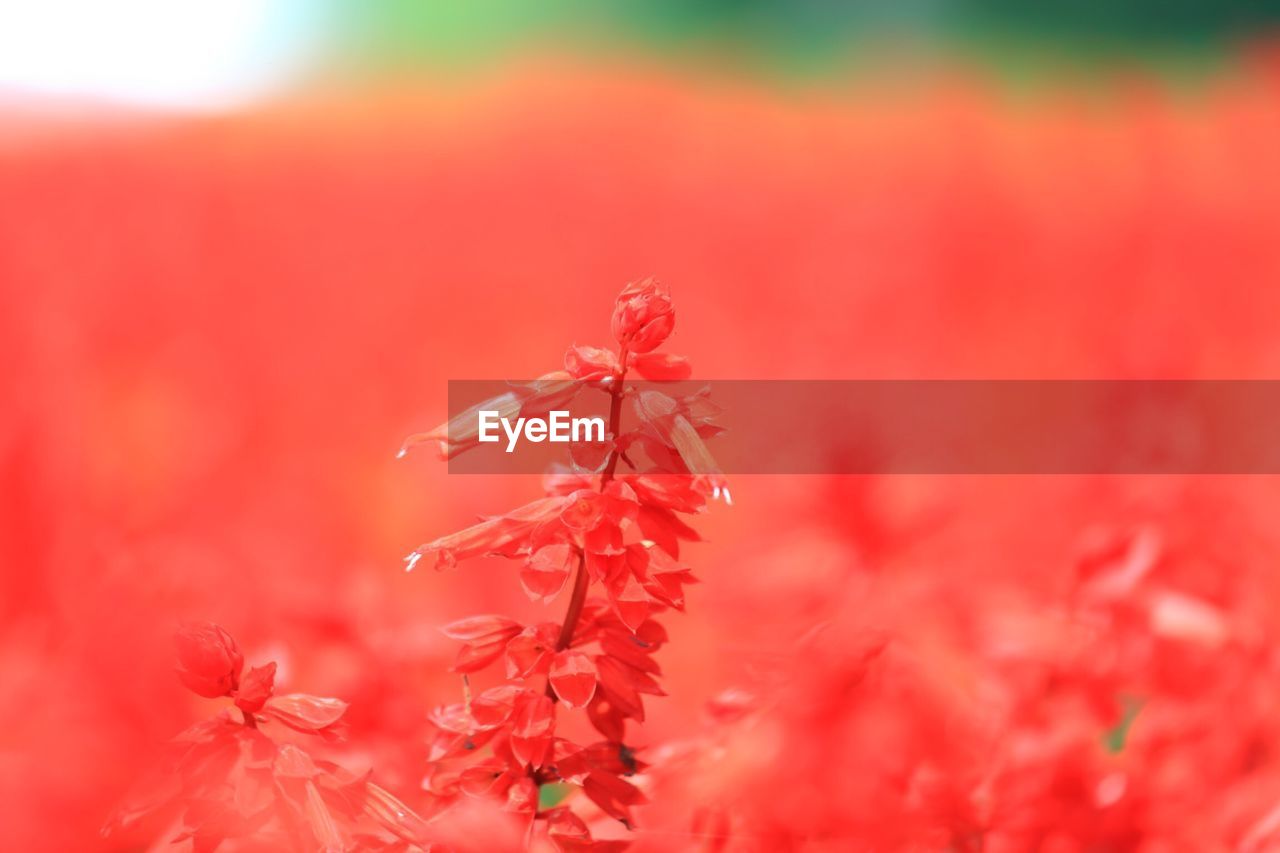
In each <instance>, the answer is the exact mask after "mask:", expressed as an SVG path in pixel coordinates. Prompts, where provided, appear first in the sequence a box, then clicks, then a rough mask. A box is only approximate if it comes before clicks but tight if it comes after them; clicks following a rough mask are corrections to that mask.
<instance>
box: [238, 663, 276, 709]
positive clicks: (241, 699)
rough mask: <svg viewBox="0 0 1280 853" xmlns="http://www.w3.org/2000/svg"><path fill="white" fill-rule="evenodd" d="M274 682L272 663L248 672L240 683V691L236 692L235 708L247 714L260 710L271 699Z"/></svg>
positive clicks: (273, 666) (274, 666) (274, 675)
mask: <svg viewBox="0 0 1280 853" xmlns="http://www.w3.org/2000/svg"><path fill="white" fill-rule="evenodd" d="M275 680H276V665H275V663H274V662H272V663H269V664H267V665H266V666H255V667H254V668H253V669H251V670H249V674H248V675H246V676H245V677H244V678H243V679H242V680H241V681H240V689H239V690H237V691H236V707H238V708H239V709H240V710H242V711H244V712H245V713H248V714H252V713H254V712H256V711H260V710H262V706H263V704H265V703H266V701H267V699H269V698H270V697H271V688H272V686H273V685H274V684H275Z"/></svg>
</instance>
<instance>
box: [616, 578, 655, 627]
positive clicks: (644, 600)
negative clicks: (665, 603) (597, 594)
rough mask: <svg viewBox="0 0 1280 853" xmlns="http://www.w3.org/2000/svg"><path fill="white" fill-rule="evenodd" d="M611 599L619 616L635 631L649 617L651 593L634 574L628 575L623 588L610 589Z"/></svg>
mask: <svg viewBox="0 0 1280 853" xmlns="http://www.w3.org/2000/svg"><path fill="white" fill-rule="evenodd" d="M609 599H610V601H612V602H613V610H614V612H615V613H617V614H618V618H619V619H621V620H622V623H623V624H624V625H626V626H627V627H628V628H630V629H631V631H632V632H633V633H634V632H635V631H636V630H637V629H639V627H640V625H641V624H642V623H643V622H644V620H645V619H647V618H648V617H649V593H647V592H645V589H644V587H643V586H641V585H640V582H639V581H637V580H636V579H635V577H634V576H633V575H628V576H627V580H626V583H625V584H623V586H622V589H620V590H618V591H617V592H616V593H615V592H614V590H613V588H610V589H609Z"/></svg>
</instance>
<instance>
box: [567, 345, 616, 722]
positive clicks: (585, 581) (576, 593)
mask: <svg viewBox="0 0 1280 853" xmlns="http://www.w3.org/2000/svg"><path fill="white" fill-rule="evenodd" d="M618 363H619V365H620V367H619V369H618V375H617V376H615V377H614V378H613V383H612V384H611V385H610V387H609V395H610V398H611V399H610V400H609V435H610V436H611V437H612V439H613V441H614V448H613V450H612V451H610V452H609V461H608V462H606V463H605V466H604V473H602V474H601V475H600V489H601V490H602V491H603V490H604V487H605V486H606V485H607V484H608V483H609V481H610V480H612V479H613V474H614V472H615V471H616V470H617V469H618V457H619V456H621V453H620V452H619V450H618V447H617V441H618V430H619V428H620V427H621V425H622V383H623V382H625V381H626V378H627V349H626V347H623V348H622V349H621V351H620V352H619V353H618ZM589 586H591V579H590V578H588V577H587V554H586V552H585V551H579V552H578V570H577V572H576V573H575V574H574V577H573V592H572V593H571V594H570V596H569V609H568V610H566V611H565V614H564V623H563V624H562V625H561V626H560V637H559V639H558V640H556V651H557V652H562V651H564V650H565V649H567V648H569V644H570V643H572V642H573V632H574V629H575V628H577V627H578V618H579V617H580V616H581V615H582V607H583V605H584V604H586V601H587V587H589ZM547 695H549V696H550V697H551V700H552V701H553V702H554V701H555V699H556V694H555V691H554V690H552V689H551V682H550V680H548V681H547Z"/></svg>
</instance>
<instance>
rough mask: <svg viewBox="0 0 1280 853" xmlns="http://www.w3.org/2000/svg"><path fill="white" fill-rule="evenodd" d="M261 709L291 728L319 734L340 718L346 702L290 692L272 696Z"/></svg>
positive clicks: (344, 711)
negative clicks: (285, 694) (284, 694)
mask: <svg viewBox="0 0 1280 853" xmlns="http://www.w3.org/2000/svg"><path fill="white" fill-rule="evenodd" d="M262 711H263V713H265V714H266V715H267V716H269V717H272V718H274V719H276V720H279V721H280V722H282V723H284V724H285V725H286V726H289V727H290V728H292V729H297V730H298V731H300V732H308V733H310V734H319V733H321V732H323V731H325V730H327V729H330V728H332V727H333V726H334V725H336V724H337V723H338V722H339V721H340V720H341V719H342V715H343V714H345V713H346V712H347V703H346V702H343V701H342V700H341V699H330V698H324V697H320V696H308V695H307V694H305V693H291V694H289V695H287V696H272V697H271V698H270V699H268V700H267V702H266V704H265V705H263V706H262Z"/></svg>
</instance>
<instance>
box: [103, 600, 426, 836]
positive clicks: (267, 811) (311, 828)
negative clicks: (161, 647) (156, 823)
mask: <svg viewBox="0 0 1280 853" xmlns="http://www.w3.org/2000/svg"><path fill="white" fill-rule="evenodd" d="M176 644H177V647H178V659H179V670H178V672H179V676H180V677H181V679H182V682H183V683H184V684H186V685H187V686H188V687H190V688H191V689H192V690H193V691H194V692H196V693H198V694H199V695H201V696H206V697H209V698H216V697H220V696H230V697H232V698H234V700H235V708H236V709H237V712H238V715H237V713H233V712H232V711H231V710H230V709H224V710H223V711H221V712H220V713H218V714H217V715H216V716H215V717H213V718H212V719H209V720H206V721H204V722H202V723H198V724H197V725H195V726H192V727H191V728H189V729H188V730H187V731H185V732H183V733H182V734H180V735H179V736H178V737H177V738H175V739H174V741H173V743H172V749H171V755H170V758H169V760H168V766H167V767H165V768H164V772H162V773H161V774H159V775H158V776H157V777H156V778H155V779H153V780H149V781H147V782H146V783H143V784H141V785H139V786H138V788H137V790H136V791H135V792H134V794H133V795H132V796H130V797H129V798H127V800H126V801H125V802H124V803H123V804H122V805H121V806H120V807H119V808H117V810H116V812H115V813H114V814H113V815H112V816H111V818H110V819H109V820H108V822H107V824H106V825H105V826H104V827H103V830H102V831H103V834H104V835H109V834H111V833H113V832H115V831H117V830H120V829H123V828H125V827H128V826H130V825H133V824H135V823H137V822H138V821H141V820H143V819H144V818H147V817H148V816H150V815H152V814H156V813H172V812H176V813H177V815H178V822H179V825H180V829H179V830H178V831H177V834H176V835H175V836H174V837H173V838H172V839H171V840H172V841H173V842H175V843H177V842H181V841H190V842H191V844H192V848H193V849H194V850H196V851H212V850H215V849H218V848H220V847H221V846H222V845H223V844H224V842H231V843H234V844H242V845H245V846H248V847H251V848H252V849H298V850H319V851H326V853H330V851H332V852H333V853H337V851H348V850H357V849H359V850H408V849H414V850H428V849H430V848H431V846H432V845H430V843H429V842H428V840H427V827H426V823H425V821H423V819H422V818H421V817H419V816H418V815H417V814H415V813H414V812H413V810H412V809H410V808H409V807H408V806H407V805H405V804H404V803H403V802H401V801H400V800H399V799H397V798H396V797H395V796H393V795H392V794H391V793H389V792H388V791H386V790H384V789H382V788H380V787H378V786H377V785H375V784H373V782H371V781H370V780H369V778H368V776H367V775H355V774H352V773H349V772H347V771H345V770H343V769H342V768H341V767H339V766H338V765H336V764H333V763H332V762H329V761H324V760H321V759H318V758H315V757H313V756H312V755H310V754H309V753H308V752H306V751H305V750H304V749H303V748H302V747H300V746H298V745H296V744H293V743H287V742H281V741H278V740H276V738H275V737H273V736H272V735H271V734H269V733H268V729H269V728H270V724H271V723H281V724H283V725H284V726H287V727H288V728H289V729H292V730H294V731H297V732H302V733H304V734H307V735H312V736H317V737H320V738H322V739H325V740H333V739H337V738H338V737H339V735H340V731H341V729H340V725H341V721H342V717H343V715H344V714H345V713H346V710H347V704H346V703H345V702H342V701H340V700H338V699H326V698H321V697H318V696H308V695H305V694H292V695H286V696H273V695H272V689H273V685H274V681H275V672H276V665H275V664H274V663H268V664H266V665H264V666H258V667H254V668H253V669H251V670H250V671H249V673H248V674H247V675H245V676H244V677H243V678H240V671H241V669H242V667H243V665H244V657H243V656H242V655H241V653H240V650H239V647H238V646H237V645H236V643H235V640H233V639H232V638H231V635H230V634H228V633H227V632H226V631H225V630H223V629H222V628H221V627H219V626H217V625H213V624H210V623H204V624H197V625H185V626H183V627H182V628H181V629H180V630H179V631H178V633H177V636H176Z"/></svg>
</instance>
